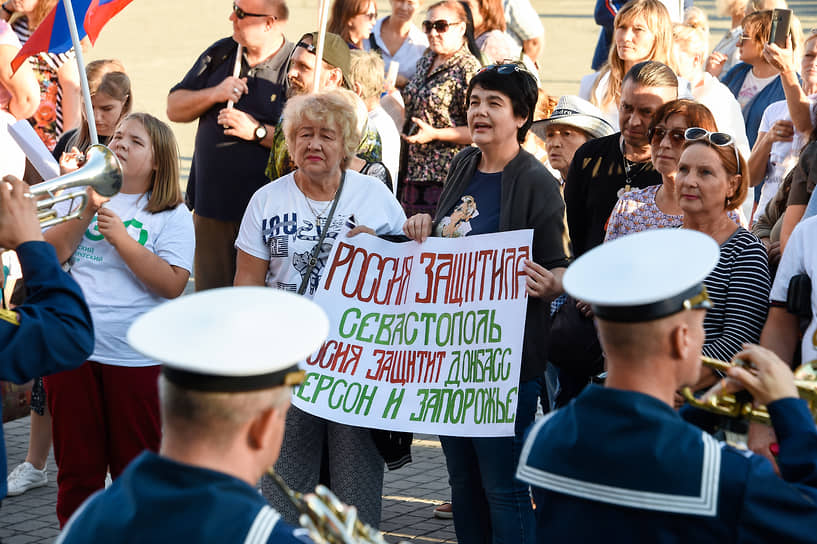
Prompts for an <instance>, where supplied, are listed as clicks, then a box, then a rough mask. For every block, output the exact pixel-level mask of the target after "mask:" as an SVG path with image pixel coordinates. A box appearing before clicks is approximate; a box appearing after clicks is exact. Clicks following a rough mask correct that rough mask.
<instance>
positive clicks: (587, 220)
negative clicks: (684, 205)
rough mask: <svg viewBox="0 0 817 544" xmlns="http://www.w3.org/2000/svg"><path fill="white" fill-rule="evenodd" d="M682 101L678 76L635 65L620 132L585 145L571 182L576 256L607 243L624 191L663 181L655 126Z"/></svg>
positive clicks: (660, 67) (627, 80)
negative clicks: (655, 153)
mask: <svg viewBox="0 0 817 544" xmlns="http://www.w3.org/2000/svg"><path fill="white" fill-rule="evenodd" d="M676 98H678V78H677V77H676V76H675V72H673V71H672V69H671V68H670V67H669V66H667V65H665V64H662V63H660V62H657V61H645V62H639V63H638V64H636V65H634V66H633V67H632V68H630V70H629V71H628V72H627V74H626V75H625V76H624V80H623V81H622V84H621V99H620V101H619V106H618V121H619V127H620V129H621V131H620V132H617V133H615V134H611V135H610V136H606V137H604V138H599V139H597V140H590V141H589V142H587V143H586V144H584V145H583V146H581V147H580V148H579V149H578V150H577V151H576V154H575V155H574V156H573V162H572V164H571V165H570V170H569V172H568V175H567V183H566V184H565V208H566V211H567V224H568V227H569V229H570V241H571V242H572V243H573V254H574V255H576V256H577V257H578V256H580V255H581V254H582V253H584V252H585V251H588V250H590V249H593V248H594V247H596V246H597V245H599V244H601V243H602V242H603V241H604V234H605V225H606V223H607V219H608V218H609V217H610V212H612V211H613V207H614V206H615V205H616V202H617V201H618V197H619V196H620V195H621V193H623V192H626V191H629V190H630V189H634V188H638V189H643V188H645V187H649V186H650V185H658V184H659V183H661V174H659V173H658V172H657V171H656V170H655V169H654V168H653V165H652V162H651V156H650V139H649V136H648V132H649V129H650V123H651V122H652V118H653V116H654V115H655V112H656V111H658V108H660V107H661V106H662V105H664V104H666V103H667V102H669V101H670V100H675V99H676Z"/></svg>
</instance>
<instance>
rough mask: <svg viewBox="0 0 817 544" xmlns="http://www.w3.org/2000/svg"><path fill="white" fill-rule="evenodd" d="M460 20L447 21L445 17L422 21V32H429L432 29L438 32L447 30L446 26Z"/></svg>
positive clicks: (441, 32)
mask: <svg viewBox="0 0 817 544" xmlns="http://www.w3.org/2000/svg"><path fill="white" fill-rule="evenodd" d="M459 22H460V21H451V22H448V21H446V20H445V19H437V20H436V21H423V32H425V33H426V34H431V31H432V29H433V30H436V31H437V33H438V34H443V33H445V32H448V28H449V27H450V26H452V25H455V24H457V23H459Z"/></svg>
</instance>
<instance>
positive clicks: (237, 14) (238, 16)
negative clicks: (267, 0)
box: [233, 3, 278, 21]
mask: <svg viewBox="0 0 817 544" xmlns="http://www.w3.org/2000/svg"><path fill="white" fill-rule="evenodd" d="M233 13H235V17H236V19H238V20H239V21H240V20H242V19H244V17H272V18H273V19H275V20H276V21H277V20H278V17H276V16H275V15H268V14H266V13H247V12H246V11H244V10H243V9H241V8H240V7H238V6H236V5H235V3H233Z"/></svg>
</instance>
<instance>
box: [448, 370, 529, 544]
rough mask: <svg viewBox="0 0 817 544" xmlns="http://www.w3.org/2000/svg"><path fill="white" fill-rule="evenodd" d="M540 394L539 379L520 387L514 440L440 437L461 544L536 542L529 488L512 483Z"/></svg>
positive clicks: (507, 438) (505, 438)
mask: <svg viewBox="0 0 817 544" xmlns="http://www.w3.org/2000/svg"><path fill="white" fill-rule="evenodd" d="M541 389H542V382H541V379H535V380H531V381H527V382H523V383H521V384H520V385H519V396H518V400H517V410H516V422H515V436H508V437H501V438H462V437H453V436H441V437H440V443H441V444H442V447H443V452H444V453H445V464H446V466H447V467H448V483H449V484H450V485H451V503H452V504H453V508H454V529H455V530H456V532H457V541H458V542H459V544H475V543H489V542H491V543H493V544H528V543H532V542H534V541H535V538H536V520H535V518H534V515H533V508H532V507H531V502H530V495H529V493H528V486H527V484H524V483H522V482H520V481H519V480H517V479H516V466H517V465H518V464H519V455H520V453H521V452H522V444H523V442H524V439H525V431H526V430H527V429H528V427H529V426H530V424H531V423H533V419H534V417H535V415H536V402H537V400H538V398H539V393H540V391H541Z"/></svg>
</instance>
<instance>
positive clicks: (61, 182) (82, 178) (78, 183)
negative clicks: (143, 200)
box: [28, 144, 122, 228]
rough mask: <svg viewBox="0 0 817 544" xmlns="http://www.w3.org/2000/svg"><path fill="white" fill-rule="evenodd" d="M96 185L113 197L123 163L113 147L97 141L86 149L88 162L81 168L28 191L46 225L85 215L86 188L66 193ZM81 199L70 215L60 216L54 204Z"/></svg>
mask: <svg viewBox="0 0 817 544" xmlns="http://www.w3.org/2000/svg"><path fill="white" fill-rule="evenodd" d="M86 186H90V187H93V189H94V191H96V192H97V193H99V194H100V195H102V196H107V197H111V196H113V195H115V194H116V193H118V192H119V190H120V189H121V188H122V167H121V166H120V164H119V159H117V158H116V155H114V153H113V151H111V150H110V149H109V148H107V147H105V146H104V145H100V144H95V145H92V146H91V147H89V148H88V151H87V152H86V153H85V164H84V165H83V166H82V168H80V169H79V170H76V171H74V172H70V173H68V174H65V175H63V176H59V177H56V178H54V179H51V180H48V181H44V182H42V183H38V184H36V185H32V186H31V187H30V188H29V190H28V192H29V194H30V195H31V197H32V198H35V199H37V215H38V216H39V218H40V226H42V227H43V228H45V227H50V226H52V225H56V224H58V223H62V222H63V221H68V220H69V219H74V218H77V217H79V216H80V215H82V212H83V211H84V210H85V206H87V204H88V197H87V196H86V195H85V193H84V192H72V193H63V194H61V193H62V192H63V191H65V190H66V189H70V188H73V187H86ZM75 200H77V201H79V202H80V205H79V207H77V208H76V209H75V210H73V211H71V212H70V213H69V214H68V215H64V216H58V215H57V211H56V210H55V209H54V206H55V205H56V204H57V203H59V202H65V201H72V202H73V201H75Z"/></svg>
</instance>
